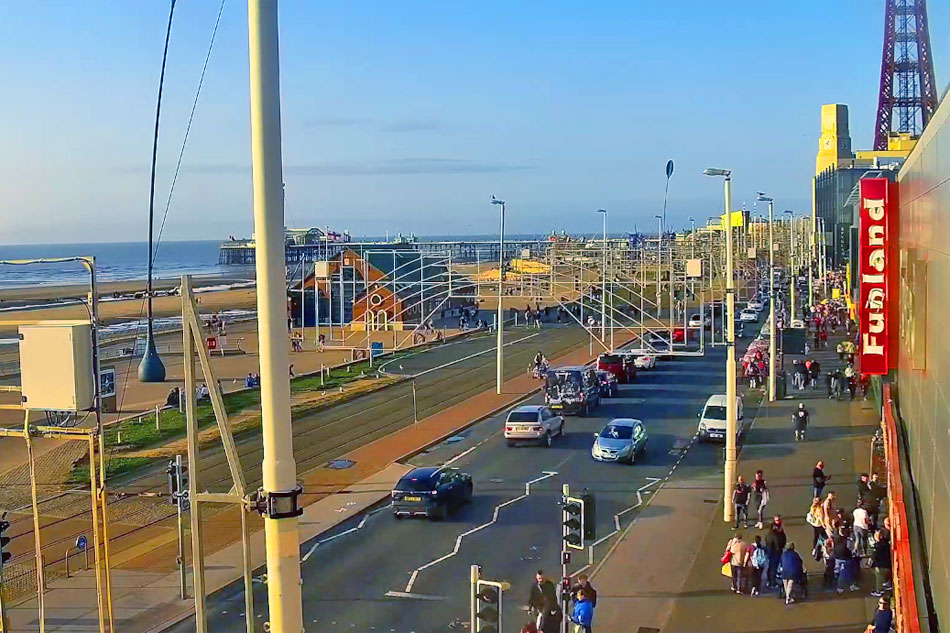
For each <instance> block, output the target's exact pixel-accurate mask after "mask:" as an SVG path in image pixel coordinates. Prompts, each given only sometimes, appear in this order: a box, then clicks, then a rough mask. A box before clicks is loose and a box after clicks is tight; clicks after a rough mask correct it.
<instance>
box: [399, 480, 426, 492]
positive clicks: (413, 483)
mask: <svg viewBox="0 0 950 633" xmlns="http://www.w3.org/2000/svg"><path fill="white" fill-rule="evenodd" d="M396 490H400V491H402V492H427V491H429V490H432V479H431V478H429V477H404V478H402V479H400V480H399V483H397V484H396Z"/></svg>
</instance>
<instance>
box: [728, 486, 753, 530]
mask: <svg viewBox="0 0 950 633" xmlns="http://www.w3.org/2000/svg"><path fill="white" fill-rule="evenodd" d="M751 492H752V488H751V486H749V484H747V483H746V482H745V478H744V477H743V476H742V475H739V477H738V478H737V479H736V485H735V487H734V488H733V489H732V505H733V508H734V509H735V513H736V522H735V525H734V526H733V528H732V529H733V530H738V529H739V517H740V516H741V517H742V520H743V521H745V528H746V529H747V530H748V529H749V494H750V493H751Z"/></svg>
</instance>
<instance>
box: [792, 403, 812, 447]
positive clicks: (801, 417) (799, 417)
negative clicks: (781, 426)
mask: <svg viewBox="0 0 950 633" xmlns="http://www.w3.org/2000/svg"><path fill="white" fill-rule="evenodd" d="M808 415H809V414H808V409H806V408H805V403H804V402H799V403H798V409H796V410H795V412H794V413H793V414H792V424H793V425H794V427H795V441H796V442H799V441H804V439H805V431H806V430H807V429H808Z"/></svg>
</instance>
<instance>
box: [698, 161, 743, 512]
mask: <svg viewBox="0 0 950 633" xmlns="http://www.w3.org/2000/svg"><path fill="white" fill-rule="evenodd" d="M703 174H704V175H706V176H717V177H722V178H723V179H724V183H723V186H724V188H725V196H726V226H725V227H724V228H725V231H726V311H727V312H726V319H727V321H726V463H725V468H724V474H723V484H724V485H723V506H722V519H723V521H726V522H729V521H732V520H733V519H734V518H735V508H734V507H733V505H732V498H731V491H732V486H733V484H734V483H735V481H736V329H735V326H736V315H735V310H736V303H735V281H734V280H733V278H732V277H733V271H732V178H731V176H732V171H730V170H728V169H715V168H710V169H706V170H704V171H703Z"/></svg>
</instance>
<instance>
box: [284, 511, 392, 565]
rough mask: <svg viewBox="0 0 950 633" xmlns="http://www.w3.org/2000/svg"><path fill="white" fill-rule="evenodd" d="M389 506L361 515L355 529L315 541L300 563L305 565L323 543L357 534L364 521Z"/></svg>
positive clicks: (364, 523)
mask: <svg viewBox="0 0 950 633" xmlns="http://www.w3.org/2000/svg"><path fill="white" fill-rule="evenodd" d="M390 505H391V504H386V505H385V506H383V507H382V508H376V509H375V510H373V511H372V512H367V513H366V514H365V515H363V518H362V519H360V522H359V524H357V526H356V527H351V528H350V529H348V530H344V531H342V532H340V533H339V534H334V535H333V536H328V537H327V538H325V539H320V540H319V541H317V542H316V543H314V544H313V546H312V547H311V548H310V549H309V550H307V553H306V554H304V555H303V556H302V557H301V559H300V562H301V563H306V562H307V560H309V559H310V557H311V556H313V553H314V552H315V551H317V548H318V547H320V546H321V545H323V544H324V543H329V542H330V541H333V540H336V539H338V538H340V537H341V536H346V535H347V534H352V533H353V532H358V531H359V530H362V529H363V527H364V526H365V525H366V521H367V520H369V518H370V517H371V516H373V515H374V514H376V513H377V512H382V511H383V510H385V509H386V508H388V507H390Z"/></svg>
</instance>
